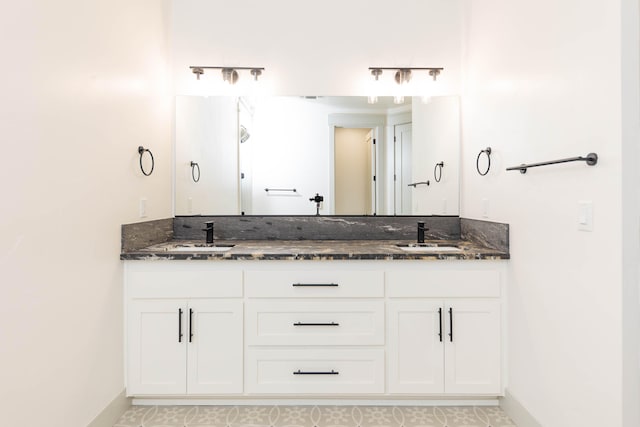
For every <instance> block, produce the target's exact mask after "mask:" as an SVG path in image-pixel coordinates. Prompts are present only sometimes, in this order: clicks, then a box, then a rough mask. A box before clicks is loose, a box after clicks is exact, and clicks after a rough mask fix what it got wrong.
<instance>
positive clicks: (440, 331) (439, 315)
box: [438, 307, 442, 342]
mask: <svg viewBox="0 0 640 427" xmlns="http://www.w3.org/2000/svg"><path fill="white" fill-rule="evenodd" d="M438 317H439V318H440V327H439V329H438V337H440V342H442V307H440V308H438Z"/></svg>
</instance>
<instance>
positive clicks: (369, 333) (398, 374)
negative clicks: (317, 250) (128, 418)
mask: <svg viewBox="0 0 640 427" xmlns="http://www.w3.org/2000/svg"><path fill="white" fill-rule="evenodd" d="M125 264H126V265H125V286H126V292H125V305H126V316H127V320H126V337H127V338H126V347H127V349H126V367H127V373H126V381H127V393H128V395H130V396H136V397H140V398H145V397H154V396H156V397H163V396H164V397H167V396H171V397H181V396H195V397H211V398H216V399H219V398H226V397H232V398H242V397H244V398H254V399H255V398H267V397H268V398H274V397H276V398H277V397H280V398H282V399H290V398H294V397H295V398H305V397H309V398H312V397H314V396H315V397H323V398H327V397H341V398H345V399H348V398H353V399H360V398H370V399H384V398H385V397H389V398H391V397H393V398H396V399H402V398H406V399H409V400H412V399H415V398H420V397H424V398H429V397H433V398H446V397H474V396H475V397H492V396H493V397H495V396H499V395H501V394H502V393H503V387H504V385H503V378H502V375H501V371H502V363H503V353H504V350H503V349H504V343H503V340H502V336H503V334H502V330H503V319H504V315H503V306H504V304H503V299H504V298H505V291H504V289H505V285H504V268H505V263H504V262H502V261H484V260H483V261H468V260H453V261H444V260H439V261H410V260H385V261H367V260H354V261H332V260H323V261H279V260H269V261H261V260H256V261H241V260H227V261H220V260H215V261H204V260H197V261H196V260H192V261H187V260H182V261H178V260H171V261H127V262H126V263H125Z"/></svg>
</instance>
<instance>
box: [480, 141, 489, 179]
mask: <svg viewBox="0 0 640 427" xmlns="http://www.w3.org/2000/svg"><path fill="white" fill-rule="evenodd" d="M482 153H485V154H486V155H487V162H488V163H487V170H486V171H484V173H483V172H480V156H482ZM490 169H491V147H487V148H486V149H485V150H481V151H480V152H479V153H478V157H476V170H477V171H478V173H479V174H480V175H482V176H485V175H486V174H488V173H489V170H490Z"/></svg>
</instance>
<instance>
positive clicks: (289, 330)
mask: <svg viewBox="0 0 640 427" xmlns="http://www.w3.org/2000/svg"><path fill="white" fill-rule="evenodd" d="M246 339H247V344H248V345H324V346H328V345H383V344H384V301H344V300H342V301H341V300H324V299H323V300H318V301H308V300H303V301H294V300H284V301H274V300H269V301H265V300H252V301H249V302H248V303H247V305H246Z"/></svg>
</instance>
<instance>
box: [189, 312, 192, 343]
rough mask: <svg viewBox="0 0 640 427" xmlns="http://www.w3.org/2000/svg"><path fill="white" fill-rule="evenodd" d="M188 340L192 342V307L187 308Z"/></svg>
mask: <svg viewBox="0 0 640 427" xmlns="http://www.w3.org/2000/svg"><path fill="white" fill-rule="evenodd" d="M189 342H193V309H192V308H190V309H189Z"/></svg>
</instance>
